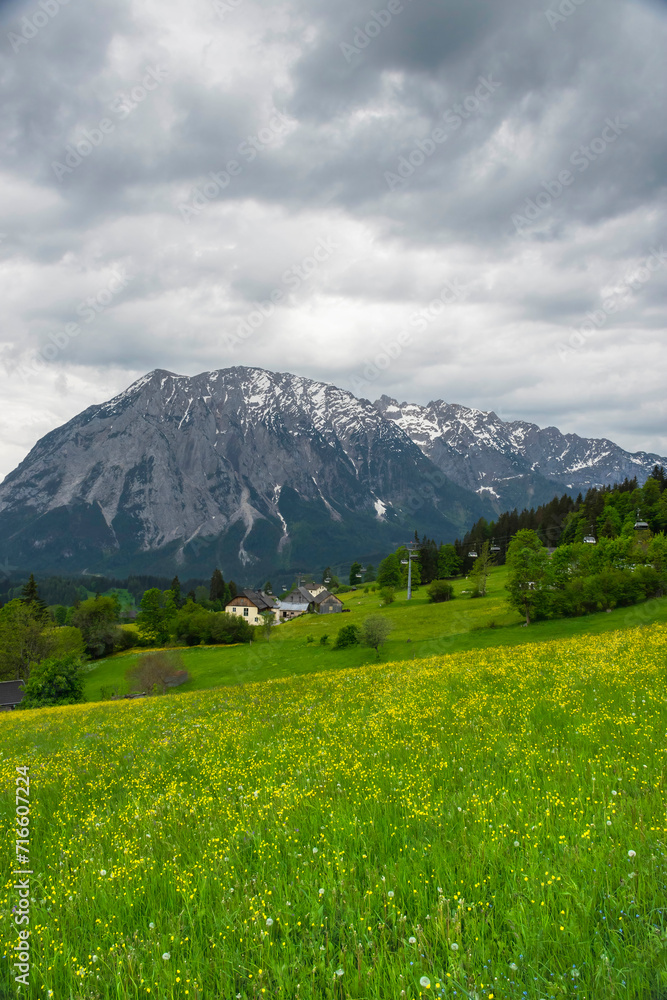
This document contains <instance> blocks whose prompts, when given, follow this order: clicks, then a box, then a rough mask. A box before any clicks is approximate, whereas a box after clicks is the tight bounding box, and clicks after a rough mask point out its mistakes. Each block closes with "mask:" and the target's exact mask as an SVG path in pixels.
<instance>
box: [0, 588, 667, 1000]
mask: <svg viewBox="0 0 667 1000" xmlns="http://www.w3.org/2000/svg"><path fill="white" fill-rule="evenodd" d="M473 603H480V604H481V602H473ZM452 607H453V606H452ZM390 610H391V609H390ZM397 610H398V611H399V612H401V613H402V609H400V608H399V609H397ZM351 617H352V616H351V615H350V616H347V615H346V616H345V618H346V619H348V618H351ZM606 617H608V618H611V616H606ZM295 624H299V623H295ZM318 624H319V623H318ZM311 627H312V626H311ZM397 630H398V629H397ZM294 631H297V630H296V629H295V630H294ZM523 631H524V634H525V633H526V632H529V631H530V630H523ZM666 640H667V627H666V626H665V625H660V624H654V625H652V626H649V627H641V628H635V629H625V630H622V631H615V632H614V631H609V632H606V633H601V634H600V635H598V636H575V637H569V638H565V639H560V640H557V641H545V642H541V643H530V644H529V643H525V642H524V643H523V644H521V645H516V646H510V645H508V646H505V647H503V648H497V649H487V650H482V649H480V650H474V651H468V652H457V653H454V654H453V655H440V654H439V655H437V656H434V657H431V658H429V659H416V660H407V661H405V660H404V661H402V662H401V661H396V662H387V663H385V662H382V663H378V664H370V665H366V666H365V667H364V668H363V669H359V668H358V667H355V668H353V669H340V670H334V671H330V672H328V673H327V672H322V671H320V672H316V673H310V674H301V675H298V676H294V677H290V678H282V679H275V680H269V681H265V682H263V683H259V684H245V685H236V686H228V687H218V688H217V689H213V690H208V691H194V692H191V693H186V694H180V693H173V694H170V695H169V696H167V697H163V698H151V699H146V700H142V701H131V702H119V703H112V704H109V703H104V704H92V705H91V704H88V705H80V706H73V707H69V708H56V709H46V710H42V711H32V712H16V713H11V714H7V715H6V716H4V717H3V718H2V725H1V726H0V754H1V756H0V774H1V776H2V782H3V788H4V790H5V793H6V794H5V795H3V797H2V814H1V816H0V822H1V823H2V828H3V843H5V844H6V845H7V849H6V862H5V863H6V868H5V871H6V872H8V873H9V872H10V871H11V865H12V863H13V860H14V859H13V857H12V852H13V842H14V837H15V833H14V819H13V815H14V802H13V793H12V791H11V790H12V789H13V788H14V786H15V775H16V771H15V768H16V766H20V765H25V766H27V767H29V769H30V776H31V803H32V805H31V829H32V836H31V850H30V858H31V864H30V868H31V870H33V872H34V874H33V875H32V876H31V887H30V892H31V905H30V919H31V924H30V927H31V930H32V938H31V956H32V958H31V965H32V967H31V973H30V976H31V987H30V990H29V992H23V995H24V996H30V997H40V998H42V997H44V998H46V997H48V996H50V995H51V996H53V997H54V998H55V1000H61V998H75V1000H79V998H91V1000H92V998H99V1000H102V998H104V1000H106V998H112V997H113V998H115V1000H118V998H145V997H159V998H171V997H175V998H187V1000H195V998H196V1000H200V998H206V1000H208V998H225V1000H231V998H241V1000H250V998H252V1000H261V998H267V1000H269V998H289V1000H294V998H299V1000H311V998H312V1000H315V998H317V1000H343V998H354V1000H360V998H367V1000H387V998H401V997H405V998H407V1000H417V998H418V997H443V996H444V997H447V998H453V997H456V998H457V1000H461V998H466V997H467V998H473V1000H482V998H484V1000H501V998H502V1000H504V998H508V1000H509V998H512V1000H515V998H516V1000H519V998H521V1000H523V998H527V1000H540V998H545V1000H546V998H550V1000H556V998H561V997H579V998H585V1000H599V998H607V997H619V998H629V1000H640V998H641V1000H661V998H662V997H663V996H664V995H665V993H666V992H667V922H666V920H665V913H664V910H665V907H666V906H667V893H666V885H665V883H666V881H667V865H666V850H667V849H666V848H665V843H666V838H667V818H666V816H665V806H664V766H665V761H664V753H665V745H666V744H665V732H666V729H667V689H666V686H665V675H666V666H665V652H666ZM270 645H271V644H269V646H270ZM219 652H220V651H218V653H219ZM223 652H233V650H228V651H223ZM205 653H206V651H201V652H198V655H200V656H201V655H204V654H205ZM318 653H319V650H318ZM323 653H324V654H325V655H331V656H333V655H334V654H327V651H326V650H323ZM325 669H326V668H325V667H323V670H325ZM13 885H14V878H13V877H12V876H11V875H9V874H8V875H7V876H6V878H5V883H4V892H3V893H2V896H3V898H2V899H0V916H1V921H0V927H1V928H2V932H1V933H2V937H3V945H4V947H3V952H4V954H5V956H9V955H10V953H11V948H12V946H13V944H14V943H15V941H16V936H17V935H16V928H14V927H13V925H12V923H11V917H12V912H11V911H12V907H16V906H17V905H18V892H17V890H16V889H14V888H12V886H13ZM8 962H9V958H8V960H7V962H6V963H5V964H4V965H3V967H2V972H1V974H0V975H1V976H2V977H3V978H2V979H0V982H4V985H5V990H6V994H5V995H7V996H9V995H16V994H15V993H14V989H15V985H14V984H11V986H10V970H9V964H8ZM10 989H11V991H12V992H11V994H10V992H9V990H10ZM19 995H20V994H19Z"/></svg>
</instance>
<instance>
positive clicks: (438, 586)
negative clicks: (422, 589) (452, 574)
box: [426, 580, 454, 604]
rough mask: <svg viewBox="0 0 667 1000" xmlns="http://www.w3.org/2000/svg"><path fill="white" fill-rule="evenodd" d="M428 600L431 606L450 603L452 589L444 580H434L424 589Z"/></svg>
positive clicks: (452, 594)
mask: <svg viewBox="0 0 667 1000" xmlns="http://www.w3.org/2000/svg"><path fill="white" fill-rule="evenodd" d="M426 593H427V594H428V599H429V601H430V602H431V604H441V603H442V602H443V601H451V600H452V598H453V596H454V587H453V586H452V584H451V583H447V581H446V580H434V581H433V583H432V584H431V585H430V586H429V587H427V588H426Z"/></svg>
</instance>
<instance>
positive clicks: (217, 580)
mask: <svg viewBox="0 0 667 1000" xmlns="http://www.w3.org/2000/svg"><path fill="white" fill-rule="evenodd" d="M226 589H227V588H226V586H225V581H224V579H223V576H222V573H221V572H220V570H219V569H214V570H213V576H212V577H211V586H210V588H209V592H208V596H209V600H211V601H223V600H224V598H225V593H226Z"/></svg>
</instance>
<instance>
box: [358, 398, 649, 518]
mask: <svg viewBox="0 0 667 1000" xmlns="http://www.w3.org/2000/svg"><path fill="white" fill-rule="evenodd" d="M374 406H375V408H376V409H377V411H378V413H380V414H381V415H382V416H383V417H385V418H386V419H388V420H391V421H393V422H394V423H395V424H396V426H397V427H400V428H401V430H403V431H405V433H406V434H407V435H408V436H409V437H410V438H411V440H412V441H414V443H415V444H416V445H418V446H419V448H420V449H421V451H422V452H423V454H424V455H426V457H427V458H429V459H430V460H431V461H432V462H433V463H434V464H435V465H436V466H437V467H438V469H440V471H441V472H442V473H443V474H444V475H445V476H447V478H448V479H451V480H452V482H454V483H457V484H458V485H459V486H461V487H463V488H464V489H467V490H472V491H473V492H475V493H477V494H478V495H480V496H486V497H488V498H489V499H490V501H491V502H492V504H493V506H494V508H495V509H496V511H497V512H501V511H504V510H512V509H514V508H515V507H518V508H519V509H522V508H524V507H531V506H537V505H538V504H541V503H547V502H548V501H549V500H552V499H553V497H554V496H555V495H556V494H560V493H563V492H567V493H571V494H574V495H575V496H576V494H577V493H579V492H580V491H581V492H583V493H585V492H586V490H587V489H588V488H589V487H591V486H598V487H599V486H604V485H607V484H612V483H620V482H622V481H623V480H624V479H625V478H626V477H627V478H628V479H632V478H634V477H635V476H636V477H637V480H638V481H639V483H640V485H641V484H642V483H644V482H645V481H646V479H648V477H649V475H650V473H651V470H652V469H653V467H654V466H655V465H663V466H665V467H666V468H667V459H665V458H662V457H661V456H659V455H653V454H647V453H646V452H643V451H640V452H635V453H634V454H631V453H630V452H627V451H623V449H622V448H619V447H618V445H616V444H614V443H613V441H609V440H607V439H606V438H582V437H579V436H578V435H577V434H562V433H561V432H560V431H559V430H558V428H557V427H545V428H540V427H538V426H537V425H536V424H530V423H526V422H525V421H523V420H514V421H511V422H505V421H503V420H501V419H500V418H499V417H498V416H497V415H496V414H495V413H493V411H491V412H488V413H486V412H484V411H482V410H475V409H470V408H469V407H466V406H459V405H458V404H456V403H445V402H443V401H442V400H441V399H439V400H437V401H435V402H432V403H429V404H428V405H427V406H419V405H418V404H416V403H398V402H397V401H396V400H395V399H391V398H390V397H389V396H382V397H381V398H380V399H378V400H377V401H376V402H375V404H374Z"/></svg>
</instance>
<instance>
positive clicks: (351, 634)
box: [333, 625, 361, 649]
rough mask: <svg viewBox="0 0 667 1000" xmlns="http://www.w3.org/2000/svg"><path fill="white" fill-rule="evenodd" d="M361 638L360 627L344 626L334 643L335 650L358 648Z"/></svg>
mask: <svg viewBox="0 0 667 1000" xmlns="http://www.w3.org/2000/svg"><path fill="white" fill-rule="evenodd" d="M360 637H361V629H360V628H359V626H358V625H343V627H342V629H340V630H339V632H338V635H337V636H336V641H335V642H334V645H333V648H334V649H346V648H347V647H348V646H357V645H358V644H359V640H360Z"/></svg>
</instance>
